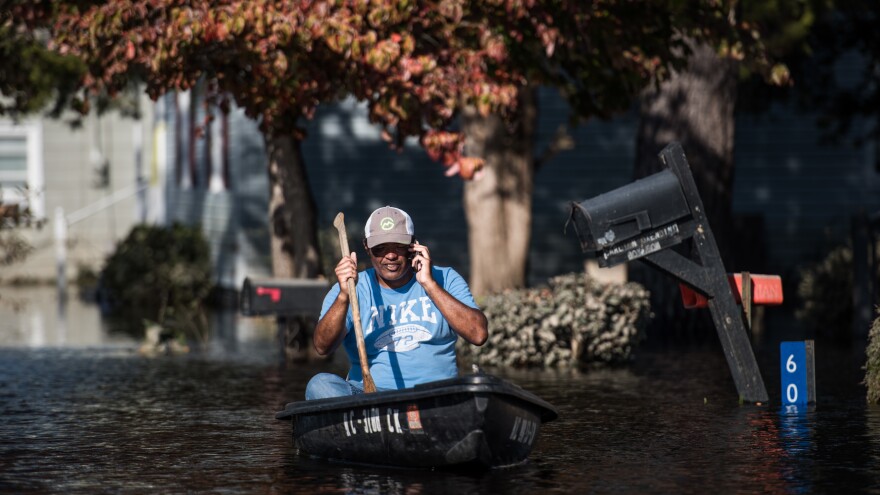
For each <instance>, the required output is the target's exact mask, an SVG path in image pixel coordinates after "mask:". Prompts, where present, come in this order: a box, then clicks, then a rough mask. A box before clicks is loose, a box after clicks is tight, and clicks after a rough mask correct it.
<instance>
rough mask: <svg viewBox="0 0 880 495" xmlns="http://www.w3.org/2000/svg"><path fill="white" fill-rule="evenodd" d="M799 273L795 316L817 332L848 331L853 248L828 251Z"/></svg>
mask: <svg viewBox="0 0 880 495" xmlns="http://www.w3.org/2000/svg"><path fill="white" fill-rule="evenodd" d="M800 275H801V280H800V283H799V284H798V297H799V299H800V301H801V304H800V307H798V309H797V310H796V311H795V316H796V317H797V319H798V320H800V321H801V322H802V323H803V324H805V325H808V326H810V327H811V328H812V329H813V330H815V331H817V332H819V333H826V332H831V333H835V330H839V331H841V332H849V330H850V327H851V324H852V317H853V299H852V293H853V256H852V248H850V247H846V246H841V247H837V248H835V249H833V250H831V251H830V252H829V253H828V255H827V256H826V257H825V258H824V259H823V260H822V261H820V262H818V263H816V264H814V265H811V266H809V267H807V268H805V269H803V270H801V273H800Z"/></svg>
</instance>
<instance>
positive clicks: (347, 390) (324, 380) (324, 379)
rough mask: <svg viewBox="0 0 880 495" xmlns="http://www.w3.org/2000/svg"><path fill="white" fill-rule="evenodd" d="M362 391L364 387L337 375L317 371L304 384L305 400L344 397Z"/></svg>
mask: <svg viewBox="0 0 880 495" xmlns="http://www.w3.org/2000/svg"><path fill="white" fill-rule="evenodd" d="M362 393H364V389H363V388H362V387H361V386H360V385H359V384H355V383H352V382H350V381H348V380H346V379H344V378H342V377H340V376H338V375H334V374H332V373H318V374H317V375H315V376H313V377H312V379H311V380H309V384H308V385H306V400H313V399H326V398H328V397H345V396H347V395H357V394H362Z"/></svg>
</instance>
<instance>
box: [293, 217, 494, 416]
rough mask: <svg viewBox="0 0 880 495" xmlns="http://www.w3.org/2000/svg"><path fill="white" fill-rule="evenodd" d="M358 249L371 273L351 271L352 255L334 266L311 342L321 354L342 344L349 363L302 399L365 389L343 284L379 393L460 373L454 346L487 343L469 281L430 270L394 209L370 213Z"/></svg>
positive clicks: (425, 252) (318, 379) (427, 256)
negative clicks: (354, 306) (351, 284)
mask: <svg viewBox="0 0 880 495" xmlns="http://www.w3.org/2000/svg"><path fill="white" fill-rule="evenodd" d="M364 235H365V237H366V239H365V240H364V248H365V250H366V252H367V256H368V257H369V258H370V261H371V263H372V268H368V269H366V270H364V271H363V272H360V273H358V271H357V254H356V253H354V252H353V253H351V255H350V256H345V257H343V258H342V259H341V260H340V261H339V263H338V264H337V265H336V270H335V271H336V278H337V280H338V283H337V284H335V285H334V286H333V287H332V288H331V289H330V292H328V293H327V296H326V297H325V298H324V304H323V307H322V309H321V317H320V319H319V320H318V324H317V326H316V327H315V335H314V339H313V341H314V345H315V350H316V351H317V352H318V354H320V355H326V354H329V353H330V352H333V351H334V350H335V349H336V348H337V347H338V346H339V344H340V343H342V344H343V346H344V347H345V351H346V353H347V354H348V358H349V360H350V361H351V369H350V370H349V372H348V377H347V379H343V378H342V377H340V376H337V375H334V374H331V373H319V374H317V375H315V376H314V377H312V379H311V380H310V381H309V383H308V385H307V386H306V399H322V398H326V397H338V396H345V395H354V394H359V393H362V392H363V388H364V386H363V376H362V372H361V365H360V359H359V357H358V350H357V342H356V336H355V331H354V330H353V329H354V322H353V320H352V312H351V311H350V309H349V301H350V298H349V294H348V286H347V281H348V279H350V278H352V279H354V280H355V281H356V291H357V297H356V299H357V302H358V307H359V308H360V317H361V323H362V328H363V334H364V342H365V344H366V355H367V361H368V362H369V363H368V364H369V373H370V375H371V376H372V378H373V380H374V382H375V384H376V388H377V389H378V390H395V389H401V388H409V387H412V386H414V385H417V384H419V383H425V382H431V381H435V380H441V379H444V378H451V377H454V376H456V375H457V374H458V368H457V364H456V359H455V342H456V340H457V339H458V337H462V338H463V339H465V340H466V341H468V342H469V343H471V344H474V345H483V343H484V342H486V339H487V338H488V335H489V333H488V321H487V320H486V316H485V315H484V314H483V312H482V311H480V309H479V308H478V307H477V305H476V303H475V302H474V298H473V296H472V295H471V291H470V288H469V287H468V285H467V282H465V281H464V279H463V278H462V277H461V275H459V274H458V273H457V272H456V271H455V270H453V269H452V268H449V267H438V266H433V264H432V262H431V253H430V251H429V249H428V247H427V246H425V245H424V244H420V243H419V242H418V241H417V240H416V239H415V229H414V228H413V222H412V219H411V218H410V216H409V215H408V214H407V213H406V212H405V211H403V210H401V209H399V208H394V207H391V206H384V207H382V208H378V209H377V210H375V211H373V213H372V214H371V215H370V217H369V218H368V219H367V223H366V226H365V227H364Z"/></svg>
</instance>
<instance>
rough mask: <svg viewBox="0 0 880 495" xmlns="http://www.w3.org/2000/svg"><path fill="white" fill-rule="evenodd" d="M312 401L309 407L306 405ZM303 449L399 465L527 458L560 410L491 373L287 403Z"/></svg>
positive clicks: (485, 463)
mask: <svg viewBox="0 0 880 495" xmlns="http://www.w3.org/2000/svg"><path fill="white" fill-rule="evenodd" d="M309 406H311V407H309ZM277 417H279V418H280V419H288V418H289V419H291V420H292V422H293V438H294V443H295V446H296V447H297V448H298V449H300V451H301V452H303V453H306V454H309V455H312V456H316V457H321V458H326V459H333V460H340V461H347V462H356V463H366V464H378V465H386V466H398V467H416V468H433V467H448V466H462V467H465V466H471V467H476V468H490V467H499V466H508V465H513V464H518V463H521V462H523V461H525V460H526V458H527V457H528V455H529V453H530V452H531V450H532V448H533V447H534V445H535V442H536V441H537V438H538V434H539V432H540V429H541V425H542V424H543V423H544V422H546V421H550V420H552V419H555V417H556V411H555V409H554V408H553V407H552V406H550V405H549V404H547V403H546V402H544V401H542V400H541V399H539V398H537V397H536V396H534V395H532V394H530V393H528V392H526V391H524V390H522V389H521V388H519V387H516V386H514V385H512V384H510V383H508V382H505V381H503V380H501V379H499V378H496V377H493V376H491V375H484V374H480V375H469V376H465V377H459V378H455V379H452V380H444V381H441V382H434V383H432V384H425V385H422V386H418V387H415V388H413V389H405V390H400V391H390V392H378V393H374V394H364V395H357V396H352V397H344V398H333V399H322V400H319V401H306V402H299V403H292V404H289V405H288V407H287V408H286V409H285V411H282V412H281V413H279V414H278V415H277Z"/></svg>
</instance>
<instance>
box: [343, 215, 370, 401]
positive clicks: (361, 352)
mask: <svg viewBox="0 0 880 495" xmlns="http://www.w3.org/2000/svg"><path fill="white" fill-rule="evenodd" d="M333 226H334V227H336V231H337V232H339V249H340V251H342V257H343V258H345V257H346V256H351V252H350V251H349V250H348V234H347V233H346V232H345V216H344V215H343V214H342V212H339V214H338V215H336V219H335V220H333ZM346 284H347V285H348V302H349V304H350V306H351V316H352V319H353V320H354V335H355V340H356V341H357V349H358V357H359V358H360V361H361V374H362V375H363V376H364V392H366V393H372V392H375V391H376V384H375V383H373V376H372V375H370V363H369V362H368V361H367V345H366V343H365V342H364V330H363V328H362V326H361V307H360V305H358V299H357V287H355V284H354V279H353V278H349V279H348V280H346Z"/></svg>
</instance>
